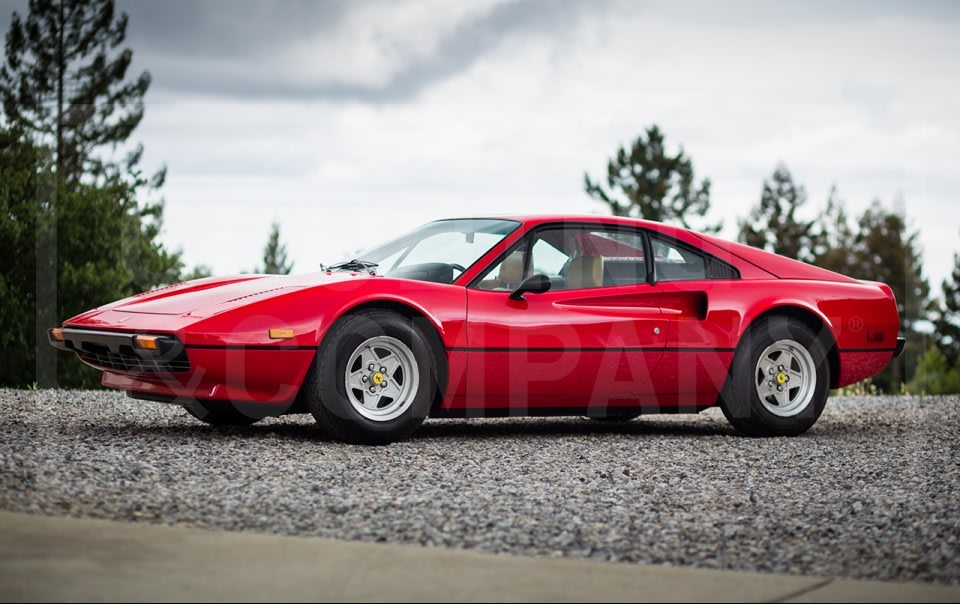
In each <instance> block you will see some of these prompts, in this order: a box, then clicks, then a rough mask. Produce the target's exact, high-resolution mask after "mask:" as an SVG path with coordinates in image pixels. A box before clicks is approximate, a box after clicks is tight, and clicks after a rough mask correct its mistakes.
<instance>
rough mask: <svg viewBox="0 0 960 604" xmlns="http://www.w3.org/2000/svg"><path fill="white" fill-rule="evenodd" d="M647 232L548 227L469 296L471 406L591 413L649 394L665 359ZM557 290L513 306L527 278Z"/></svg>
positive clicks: (584, 226)
mask: <svg viewBox="0 0 960 604" xmlns="http://www.w3.org/2000/svg"><path fill="white" fill-rule="evenodd" d="M645 237H646V236H645V234H644V233H643V231H642V230H639V229H631V228H623V227H616V226H612V225H590V224H562V225H546V226H543V227H539V228H537V229H535V230H534V231H532V232H531V233H528V234H527V235H526V236H525V237H524V238H523V239H522V240H521V241H520V242H519V243H518V244H517V245H515V246H514V248H513V249H510V250H508V251H507V252H506V253H505V254H504V255H503V256H502V257H501V258H500V259H499V260H498V261H496V262H494V263H493V264H492V266H491V267H490V269H488V270H487V271H486V272H484V273H482V274H481V275H480V276H479V277H478V278H477V279H476V280H475V281H474V283H473V284H472V285H471V287H469V288H468V291H467V340H468V350H467V352H468V359H467V396H468V398H469V399H472V401H473V402H472V404H471V405H470V406H487V407H495V406H518V407H523V406H531V407H550V406H588V405H595V404H598V403H603V402H609V401H611V400H614V399H616V398H617V397H627V396H632V395H635V394H636V393H638V392H639V393H642V392H644V389H645V388H647V387H648V385H649V383H650V377H651V375H652V374H653V371H654V369H655V368H656V366H657V363H658V362H659V360H660V357H661V355H662V353H663V348H664V346H665V343H666V338H667V323H668V322H667V320H666V319H665V318H664V316H663V313H662V312H661V309H660V305H659V302H660V296H661V290H660V289H659V288H658V287H657V286H655V285H650V284H648V282H647V265H646V254H645V253H644V249H645V246H646V245H647V244H646V239H645ZM533 274H545V275H547V276H548V277H550V280H551V289H550V290H549V291H547V292H545V293H540V294H532V293H528V294H526V295H525V296H524V297H523V299H521V300H514V299H511V298H510V294H511V292H512V291H514V290H515V289H516V287H517V286H518V285H519V283H520V282H521V281H523V279H524V278H526V277H529V276H530V275H533Z"/></svg>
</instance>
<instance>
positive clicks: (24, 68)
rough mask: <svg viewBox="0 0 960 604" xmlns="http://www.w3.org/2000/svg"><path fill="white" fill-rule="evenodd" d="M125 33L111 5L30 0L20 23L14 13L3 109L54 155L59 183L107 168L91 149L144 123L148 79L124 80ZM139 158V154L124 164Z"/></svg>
mask: <svg viewBox="0 0 960 604" xmlns="http://www.w3.org/2000/svg"><path fill="white" fill-rule="evenodd" d="M126 30H127V15H126V14H125V13H124V14H121V15H119V16H117V15H116V14H115V11H114V3H113V0H58V1H56V0H30V5H29V13H28V14H27V16H26V18H21V16H20V15H19V14H17V13H16V12H14V13H13V17H12V19H11V21H10V30H9V31H8V33H7V40H6V42H7V43H6V64H5V65H4V66H3V68H2V69H0V100H2V102H3V111H4V114H5V115H6V118H7V120H8V122H9V123H10V124H16V125H18V126H19V127H22V128H23V129H24V130H25V131H26V132H27V133H28V134H32V135H33V138H34V140H35V141H37V142H38V143H40V144H44V145H47V146H50V147H51V148H52V149H53V150H54V152H55V158H56V159H55V162H56V172H57V177H58V181H59V182H60V183H61V184H63V183H66V182H73V181H76V180H78V179H79V178H80V177H81V176H82V175H83V174H84V172H85V171H86V172H87V173H92V174H99V173H101V172H102V171H104V170H105V169H108V168H109V167H110V165H109V164H106V165H105V163H104V160H103V158H102V157H99V156H98V155H97V153H96V152H97V150H98V149H102V148H104V147H113V146H115V145H117V144H119V143H123V142H125V141H126V140H127V138H129V136H130V134H131V133H132V132H133V130H134V129H135V128H136V127H137V125H138V124H139V123H140V120H141V119H142V118H143V110H144V108H143V95H144V94H145V93H146V91H147V88H149V86H150V74H149V73H148V72H146V71H144V72H143V73H141V74H140V75H139V76H137V77H136V78H134V79H132V80H129V81H128V80H127V70H128V68H129V67H130V62H131V60H132V59H133V53H132V51H131V50H130V49H128V48H124V49H119V47H120V46H121V45H122V44H123V41H124V39H125V37H126ZM137 159H139V150H135V151H134V152H133V153H132V154H131V155H130V156H129V158H128V161H129V162H130V163H136V160H137ZM160 178H161V179H162V176H161V177H160Z"/></svg>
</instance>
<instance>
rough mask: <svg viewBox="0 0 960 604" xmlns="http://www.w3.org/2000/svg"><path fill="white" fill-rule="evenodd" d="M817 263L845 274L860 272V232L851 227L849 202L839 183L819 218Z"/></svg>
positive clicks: (814, 261) (815, 257)
mask: <svg viewBox="0 0 960 604" xmlns="http://www.w3.org/2000/svg"><path fill="white" fill-rule="evenodd" d="M814 242H815V243H814V250H813V251H814V258H813V264H816V265H817V266H819V267H822V268H825V269H827V270H831V271H834V272H836V273H840V274H841V275H854V274H857V273H858V272H860V271H859V269H858V268H857V257H856V254H855V250H854V248H855V245H856V233H854V231H853V229H852V228H850V220H849V219H848V218H847V208H846V203H845V202H844V201H843V200H842V199H840V198H839V195H838V193H837V187H836V186H833V187H832V188H831V189H830V196H829V197H828V198H827V209H826V210H825V211H824V212H823V213H822V214H821V215H820V218H819V219H818V220H817V225H816V227H815V234H814Z"/></svg>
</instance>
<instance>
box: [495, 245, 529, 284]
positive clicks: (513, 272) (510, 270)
mask: <svg viewBox="0 0 960 604" xmlns="http://www.w3.org/2000/svg"><path fill="white" fill-rule="evenodd" d="M497 279H498V280H499V281H500V284H501V286H502V287H510V286H511V285H520V282H521V281H523V254H522V253H520V252H514V253H512V254H510V255H509V256H507V257H506V258H504V259H503V262H502V263H501V264H500V272H499V273H497Z"/></svg>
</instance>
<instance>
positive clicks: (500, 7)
mask: <svg viewBox="0 0 960 604" xmlns="http://www.w3.org/2000/svg"><path fill="white" fill-rule="evenodd" d="M22 4H23V3H22V2H19V3H18V2H13V3H7V5H6V6H8V7H11V8H13V7H16V6H18V5H20V6H22ZM119 6H120V8H121V9H122V10H125V11H127V12H128V13H129V14H130V28H129V36H128V39H127V43H128V45H129V46H130V47H131V48H132V49H133V50H134V53H135V66H136V67H137V68H138V69H149V70H150V72H151V74H152V75H153V86H152V87H151V90H150V92H149V93H148V97H147V113H146V117H145V119H144V121H143V122H142V125H141V127H140V129H139V130H138V131H137V132H136V134H135V136H136V138H138V139H140V140H141V141H142V142H143V143H144V144H145V146H146V156H145V161H146V162H147V164H148V165H150V166H159V165H161V164H163V163H166V164H167V166H168V167H169V174H168V180H167V185H166V187H165V189H164V196H165V198H166V204H167V205H166V223H165V224H166V229H165V232H164V239H165V241H166V242H167V243H168V244H170V245H171V246H173V247H180V248H182V249H183V251H184V257H185V259H186V261H187V263H188V264H196V263H205V264H208V265H210V266H212V268H213V269H214V271H215V272H216V273H232V272H236V271H239V270H242V269H244V270H249V269H251V268H252V267H253V266H254V265H256V264H257V263H258V262H259V259H260V256H261V253H262V247H263V244H264V242H265V239H266V236H267V232H268V229H269V224H270V222H271V221H274V220H277V221H279V222H280V224H281V229H282V236H283V239H284V240H285V241H286V243H287V246H288V251H289V253H290V255H291V257H292V259H293V260H295V262H296V266H295V271H296V272H304V271H311V270H315V269H316V267H317V265H318V263H319V262H321V261H324V262H331V261H334V260H337V259H342V257H343V256H345V255H347V254H349V253H350V252H352V251H355V250H357V249H359V248H362V247H366V246H367V245H369V244H371V243H375V242H378V241H381V240H384V239H387V238H390V237H392V236H394V235H396V234H398V233H399V232H401V231H406V230H408V229H409V228H412V227H414V226H416V225H418V224H420V223H423V222H426V221H428V220H432V219H435V218H440V217H446V216H454V215H465V214H467V215H475V214H489V213H498V212H509V213H519V212H523V213H538V212H575V213H591V212H601V211H603V209H604V208H603V207H602V206H601V205H600V204H598V203H596V202H594V201H592V200H591V199H590V198H588V197H587V196H586V194H585V193H584V192H583V185H582V182H583V173H584V171H589V172H590V173H591V174H594V175H600V174H601V173H602V171H603V169H604V166H605V163H606V160H607V158H608V157H609V156H610V155H611V154H613V153H614V151H615V150H616V148H617V146H618V145H620V144H623V143H627V142H629V141H630V140H631V139H632V138H634V137H635V136H636V135H637V134H638V133H640V132H641V131H642V130H643V129H644V128H645V127H647V126H649V125H651V124H653V123H656V124H658V125H660V127H661V128H662V129H663V130H664V131H665V133H666V135H667V141H668V143H670V144H671V145H682V146H683V148H684V149H685V150H686V151H687V152H688V153H689V155H690V156H691V157H692V159H693V161H694V167H695V169H696V172H697V174H698V175H699V176H707V177H709V178H710V179H711V180H712V181H713V196H712V199H713V216H712V217H713V218H714V219H723V220H724V223H725V230H724V233H725V234H726V235H730V236H732V235H733V233H734V230H735V223H736V218H737V217H738V216H742V215H744V214H745V213H746V212H747V211H748V209H749V208H750V206H751V205H753V204H754V203H756V201H757V199H758V198H759V195H760V189H761V186H762V182H763V179H764V178H766V177H768V176H769V175H770V174H771V173H772V171H773V170H774V168H775V167H776V165H777V163H778V162H784V163H786V165H787V166H788V167H789V168H790V170H791V171H792V172H793V173H794V176H795V177H796V179H797V180H798V181H799V182H801V183H803V184H804V185H806V188H807V191H808V194H809V202H808V208H807V212H808V214H809V215H810V216H813V215H814V214H816V212H817V211H818V210H819V209H820V208H822V207H823V205H824V204H825V200H826V198H827V195H828V192H829V190H830V187H831V185H833V184H836V185H837V187H838V189H839V193H840V196H841V197H842V198H843V199H845V200H846V201H847V203H848V205H849V206H850V208H851V209H852V210H854V211H859V210H861V209H862V208H863V207H865V206H866V205H867V204H869V203H870V201H872V200H874V199H877V198H879V199H880V200H882V201H883V202H885V203H887V204H892V203H893V202H894V200H895V199H897V198H898V197H902V199H903V200H904V203H905V207H906V210H907V213H908V216H909V217H910V219H911V220H912V221H913V224H914V225H915V226H916V227H917V228H919V229H920V230H921V232H922V236H921V240H922V244H923V247H924V249H925V256H926V261H927V264H926V269H927V275H928V276H930V277H931V280H932V281H933V282H934V283H939V281H940V280H941V279H942V278H943V277H944V276H945V275H946V274H947V273H948V271H949V268H950V266H951V264H952V252H954V251H960V230H958V229H960V203H958V201H957V198H956V196H957V192H958V191H960V169H958V168H957V166H956V165H955V163H956V162H957V160H958V159H960V78H958V64H960V63H958V60H960V3H951V2H942V3H922V2H903V3H900V2H883V1H871V2H836V1H830V2H810V1H805V2H794V3H787V2H768V1H761V2H740V3H731V2H724V3H717V2H702V3H694V2H676V1H671V2H639V1H636V2H622V3H620V2H580V1H577V0H553V1H511V0H469V1H465V2H460V1H457V2H454V1H450V0H442V1H425V2H395V1H369V2H356V1H350V2H294V1H287V2H279V1H278V2H270V1H266V0H260V1H257V2H243V1H241V2H238V1H227V2H222V1H216V0H214V1H210V0H208V1H205V2H192V1H173V2H170V1H168V2H149V3H148V2H135V1H131V0H127V1H124V0H120V2H119ZM4 12H5V13H9V9H8V10H6V11H4ZM8 18H9V14H4V15H3V16H2V17H0V19H3V21H0V24H2V25H4V29H6V27H5V21H6V19H8Z"/></svg>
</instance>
